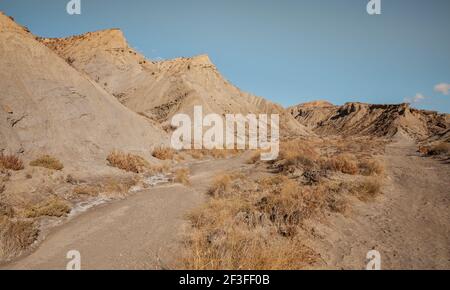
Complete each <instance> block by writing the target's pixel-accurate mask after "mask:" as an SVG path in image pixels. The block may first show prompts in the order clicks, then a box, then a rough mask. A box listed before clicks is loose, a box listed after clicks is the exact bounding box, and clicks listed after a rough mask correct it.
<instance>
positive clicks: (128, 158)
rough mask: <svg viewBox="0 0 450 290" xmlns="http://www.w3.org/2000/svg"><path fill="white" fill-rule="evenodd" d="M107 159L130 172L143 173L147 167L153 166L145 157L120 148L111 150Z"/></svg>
mask: <svg viewBox="0 0 450 290" xmlns="http://www.w3.org/2000/svg"><path fill="white" fill-rule="evenodd" d="M106 160H107V161H108V162H109V165H110V166H113V167H116V168H119V169H122V170H125V171H128V172H134V173H142V172H145V170H146V169H150V168H151V166H150V164H149V163H148V162H147V161H146V160H145V159H144V158H142V157H140V156H137V155H133V154H125V153H123V152H121V151H118V150H114V151H113V152H111V153H110V154H109V155H108V157H107V158H106Z"/></svg>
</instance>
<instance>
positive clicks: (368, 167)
mask: <svg viewBox="0 0 450 290" xmlns="http://www.w3.org/2000/svg"><path fill="white" fill-rule="evenodd" d="M358 167H359V172H360V173H361V174H362V175H366V176H370V175H380V174H382V173H383V172H384V166H383V164H382V163H381V162H380V161H378V160H373V159H365V160H362V161H361V162H359V164H358Z"/></svg>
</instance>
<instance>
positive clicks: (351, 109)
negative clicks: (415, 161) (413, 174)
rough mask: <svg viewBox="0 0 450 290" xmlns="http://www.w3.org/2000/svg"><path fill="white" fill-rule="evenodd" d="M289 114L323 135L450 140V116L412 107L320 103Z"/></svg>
mask: <svg viewBox="0 0 450 290" xmlns="http://www.w3.org/2000/svg"><path fill="white" fill-rule="evenodd" d="M288 110H289V112H290V113H291V114H292V116H294V117H295V119H297V120H298V121H299V122H300V123H302V124H303V125H305V126H307V127H309V128H311V129H312V130H313V131H315V132H316V133H318V134H322V135H324V134H327V135H336V134H342V135H369V136H378V137H393V136H395V135H396V134H397V133H399V134H407V135H408V136H410V137H412V138H414V139H417V140H423V139H426V138H435V139H440V140H446V141H448V139H449V138H448V137H449V131H450V115H449V114H439V113H437V112H433V111H425V110H417V109H414V108H411V107H410V105H409V104H399V105H373V104H364V103H347V104H345V105H343V106H335V105H333V104H331V103H328V102H325V101H318V102H312V103H306V104H300V105H298V106H294V107H291V108H289V109H288Z"/></svg>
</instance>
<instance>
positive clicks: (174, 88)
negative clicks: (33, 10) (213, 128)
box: [40, 29, 310, 136]
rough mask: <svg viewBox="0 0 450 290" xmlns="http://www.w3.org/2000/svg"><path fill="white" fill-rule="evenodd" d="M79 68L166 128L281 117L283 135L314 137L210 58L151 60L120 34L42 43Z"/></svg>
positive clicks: (94, 34) (106, 32)
mask: <svg viewBox="0 0 450 290" xmlns="http://www.w3.org/2000/svg"><path fill="white" fill-rule="evenodd" d="M40 40H41V42H42V43H44V44H46V45H47V46H48V47H50V48H51V49H53V50H54V51H56V52H57V53H58V54H59V55H60V56H61V57H62V58H64V59H66V60H67V62H69V63H70V64H72V65H73V66H74V67H75V68H76V69H78V70H79V71H81V72H84V73H86V74H87V75H89V76H90V77H91V79H93V80H94V81H96V82H97V83H98V84H99V85H100V86H102V87H103V88H104V89H105V90H107V91H109V92H110V93H112V94H113V95H114V96H116V97H117V98H118V99H119V100H120V102H122V103H123V104H124V105H125V106H127V107H128V108H130V109H132V110H133V111H135V112H138V113H140V114H142V115H145V116H147V117H148V118H149V119H152V120H156V121H158V122H160V123H162V124H167V123H168V122H169V121H170V118H171V117H172V116H173V115H174V114H176V113H186V114H188V115H192V112H193V107H194V106H195V105H201V106H203V111H204V113H217V114H227V113H231V114H238V113H242V114H248V113H254V114H259V113H278V114H280V115H281V126H282V127H284V128H283V129H286V130H282V131H281V133H288V134H292V133H294V134H298V135H303V136H305V135H309V134H310V132H309V131H308V130H307V129H306V128H305V127H304V126H302V125H301V124H299V123H298V122H297V121H296V120H295V119H294V118H293V117H292V116H291V115H290V114H288V113H286V111H285V110H284V109H283V108H282V107H281V106H279V105H276V104H274V103H271V102H269V101H267V100H265V99H263V98H260V97H256V96H253V95H251V94H248V93H245V92H242V91H241V90H239V89H238V88H237V87H235V86H234V85H232V84H231V83H230V82H228V81H227V80H225V79H224V78H223V77H222V76H221V74H220V73H219V71H218V70H217V68H216V66H215V65H214V64H213V63H212V62H211V60H210V59H209V57H208V56H207V55H200V56H196V57H192V58H177V59H173V60H167V61H158V62H155V61H150V60H147V59H145V57H144V56H142V55H141V54H139V53H138V52H136V51H135V50H133V49H132V48H131V47H130V46H129V45H128V43H127V41H126V40H125V38H124V36H123V33H122V32H121V31H120V30H118V29H110V30H103V31H98V32H92V33H87V34H84V35H80V36H73V37H69V38H64V39H40Z"/></svg>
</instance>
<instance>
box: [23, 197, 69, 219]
mask: <svg viewBox="0 0 450 290" xmlns="http://www.w3.org/2000/svg"><path fill="white" fill-rule="evenodd" d="M70 210H71V208H70V206H69V205H68V204H67V202H65V201H63V200H61V199H60V198H57V197H52V198H50V199H48V200H46V201H43V202H41V203H39V204H37V205H34V206H31V207H30V208H29V209H28V210H26V211H25V213H24V215H25V217H27V218H37V217H41V216H49V217H62V216H65V215H67V214H68V213H70Z"/></svg>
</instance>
